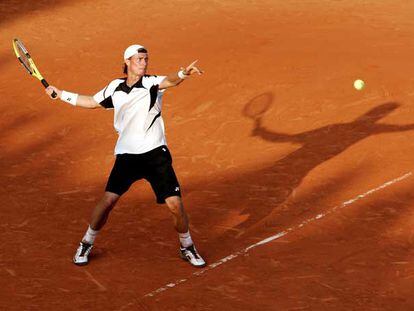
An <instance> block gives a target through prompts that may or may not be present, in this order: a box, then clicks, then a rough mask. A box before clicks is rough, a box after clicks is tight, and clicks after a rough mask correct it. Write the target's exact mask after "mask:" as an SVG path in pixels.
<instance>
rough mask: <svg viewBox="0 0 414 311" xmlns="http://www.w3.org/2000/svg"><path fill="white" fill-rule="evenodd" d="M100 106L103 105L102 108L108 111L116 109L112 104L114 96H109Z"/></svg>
mask: <svg viewBox="0 0 414 311" xmlns="http://www.w3.org/2000/svg"><path fill="white" fill-rule="evenodd" d="M99 105H101V106H102V107H104V108H106V109H109V108H114V103H113V102H112V96H108V97H107V98H105V99H104V100H103V101H101V102H100V103H99Z"/></svg>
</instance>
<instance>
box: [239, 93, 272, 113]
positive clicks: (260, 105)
mask: <svg viewBox="0 0 414 311" xmlns="http://www.w3.org/2000/svg"><path fill="white" fill-rule="evenodd" d="M272 101H273V94H272V93H270V92H267V93H262V94H259V95H257V96H255V97H253V98H252V99H251V100H250V101H249V102H248V103H247V104H246V105H245V106H244V107H243V115H244V116H246V117H248V118H251V119H258V118H261V117H262V116H263V115H264V114H265V113H266V111H268V110H269V108H270V106H271V105H272Z"/></svg>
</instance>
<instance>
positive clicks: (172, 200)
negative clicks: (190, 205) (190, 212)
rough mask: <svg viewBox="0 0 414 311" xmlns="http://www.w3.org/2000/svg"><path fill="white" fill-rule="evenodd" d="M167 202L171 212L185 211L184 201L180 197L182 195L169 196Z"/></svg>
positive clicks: (180, 212) (179, 212)
mask: <svg viewBox="0 0 414 311" xmlns="http://www.w3.org/2000/svg"><path fill="white" fill-rule="evenodd" d="M165 202H166V203H167V206H168V208H169V210H170V211H171V213H173V214H182V213H183V211H184V206H183V203H182V201H181V199H180V197H169V198H167V199H165Z"/></svg>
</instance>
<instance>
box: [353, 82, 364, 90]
mask: <svg viewBox="0 0 414 311" xmlns="http://www.w3.org/2000/svg"><path fill="white" fill-rule="evenodd" d="M364 87H365V82H364V81H362V80H360V79H358V80H355V81H354V88H355V89H357V90H358V91H360V90H362V89H363V88H364Z"/></svg>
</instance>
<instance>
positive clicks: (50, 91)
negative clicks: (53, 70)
mask: <svg viewBox="0 0 414 311" xmlns="http://www.w3.org/2000/svg"><path fill="white" fill-rule="evenodd" d="M45 92H46V94H47V95H48V96H49V97H50V98H51V99H57V98H58V97H59V96H57V97H52V94H53V92H55V93H56V94H58V95H59V93H60V92H59V90H58V89H57V88H56V87H54V86H52V85H49V86H48V87H47V88H46V89H45Z"/></svg>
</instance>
